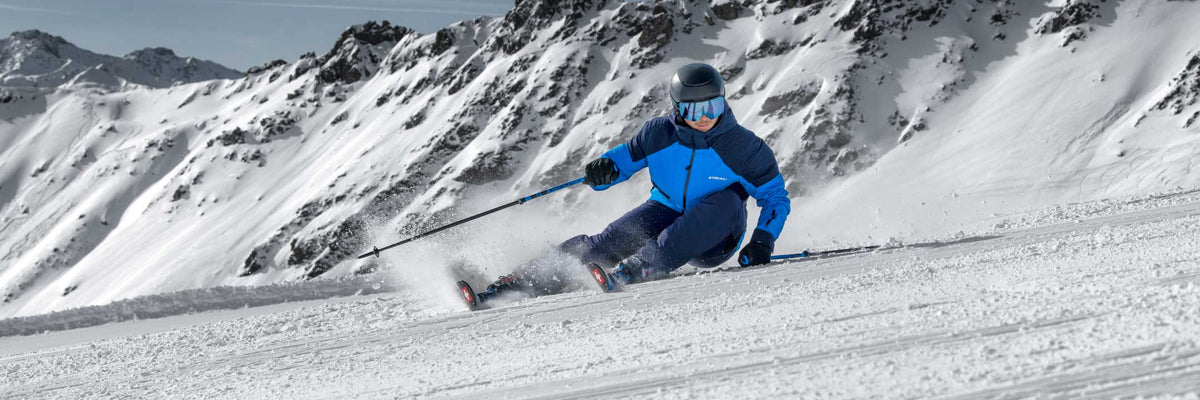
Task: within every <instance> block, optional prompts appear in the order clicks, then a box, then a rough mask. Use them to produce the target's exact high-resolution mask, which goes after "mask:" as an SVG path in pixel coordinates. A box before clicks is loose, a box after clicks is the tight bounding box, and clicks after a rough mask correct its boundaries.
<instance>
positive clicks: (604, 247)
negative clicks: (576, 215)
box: [488, 63, 791, 293]
mask: <svg viewBox="0 0 1200 400" xmlns="http://www.w3.org/2000/svg"><path fill="white" fill-rule="evenodd" d="M670 86H671V90H670V95H671V102H672V105H673V107H672V110H673V111H672V116H671V117H659V118H654V119H651V120H650V121H648V122H646V123H645V124H644V125H643V126H642V129H641V131H640V132H638V134H637V135H636V136H634V137H633V139H632V140H630V141H629V142H628V143H625V144H622V145H620V146H617V147H615V148H613V149H611V150H609V151H607V152H605V153H604V155H603V156H601V157H600V158H599V159H596V160H594V161H592V162H589V163H588V164H587V165H586V167H585V168H584V169H585V181H584V182H585V183H587V184H588V185H589V186H591V187H592V189H594V190H598V191H601V190H605V189H608V188H610V187H612V186H614V185H617V184H619V183H621V182H624V181H625V180H627V179H629V178H630V177H631V176H633V174H635V173H637V172H638V171H640V170H642V169H643V168H649V169H650V181H651V183H652V185H653V188H652V189H651V191H650V199H649V200H647V201H646V202H645V203H643V204H642V205H640V206H638V207H636V208H634V209H633V210H631V211H629V212H628V213H626V214H625V215H623V216H621V217H620V218H618V219H617V220H616V221H613V222H612V223H611V224H609V225H608V227H607V228H605V229H604V231H603V232H600V233H599V234H596V235H579V236H576V237H573V238H571V239H569V240H567V241H565V242H563V243H562V244H561V245H559V247H558V250H560V251H561V252H563V253H566V254H569V255H570V256H571V257H572V258H574V259H575V261H576V262H582V263H583V264H585V265H590V264H595V265H598V266H600V267H602V268H605V269H611V272H610V273H609V277H610V278H611V279H613V280H615V281H617V282H619V283H622V284H628V283H636V282H642V281H647V280H653V279H659V278H662V277H665V276H667V275H668V274H669V273H670V272H671V271H673V270H675V269H676V268H679V267H681V266H683V265H684V264H687V263H691V264H692V265H695V266H697V267H702V268H706V267H715V266H717V265H720V264H721V263H723V262H725V261H726V260H728V259H729V258H730V257H732V256H733V254H734V252H735V251H736V250H737V249H738V248H739V247H740V246H741V243H742V241H743V237H744V235H745V231H746V200H747V198H748V197H754V198H755V199H756V200H757V202H758V206H759V207H760V208H761V209H762V210H761V213H760V216H759V219H758V224H757V225H756V226H755V229H754V232H753V233H752V234H751V235H750V240H749V243H748V244H747V245H746V246H745V247H742V250H741V252H740V254H739V255H738V263H739V264H740V265H742V266H749V265H757V264H764V263H766V262H767V261H769V260H770V257H771V252H772V251H773V249H774V243H775V240H776V239H777V238H778V237H779V233H780V231H782V230H783V224H784V221H785V220H787V216H788V213H789V212H790V211H791V202H790V200H789V199H788V192H787V190H786V189H785V188H784V183H783V177H782V176H781V175H780V173H779V168H778V165H777V164H776V161H775V155H774V154H773V153H772V152H771V149H770V148H769V147H768V146H767V144H766V143H765V142H763V140H762V139H759V138H758V137H757V136H755V135H754V133H753V132H751V131H749V130H747V129H746V128H743V127H742V126H741V125H738V122H737V120H736V119H735V118H734V116H733V112H732V110H730V108H729V106H728V104H726V102H725V84H724V82H723V81H722V79H721V75H720V73H719V72H717V70H716V69H715V68H713V67H712V66H709V65H708V64H703V63H696V64H689V65H686V66H684V67H682V68H680V69H679V70H678V71H676V73H675V75H674V76H673V77H672V79H671V85H670ZM545 263H546V257H542V259H541V260H535V261H532V262H531V263H530V264H526V266H524V267H522V268H521V269H518V271H517V272H516V273H514V274H511V275H507V276H502V277H500V279H499V280H497V281H496V282H495V283H493V284H492V285H490V286H489V287H488V293H498V292H501V291H505V290H507V289H511V288H517V289H519V290H525V291H536V292H543V293H551V292H555V291H558V290H561V287H562V280H563V276H562V274H561V271H555V270H551V271H546V268H541V270H540V271H539V268H537V267H538V266H539V265H542V266H544V264H545ZM552 269H560V268H552Z"/></svg>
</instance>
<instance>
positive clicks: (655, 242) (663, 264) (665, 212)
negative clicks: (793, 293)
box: [560, 189, 746, 272]
mask: <svg viewBox="0 0 1200 400" xmlns="http://www.w3.org/2000/svg"><path fill="white" fill-rule="evenodd" d="M745 232H746V201H745V200H744V199H743V198H742V197H741V196H739V195H738V194H737V193H736V192H734V191H733V190H730V189H725V190H721V191H718V192H714V193H713V194H710V195H708V196H706V197H704V198H703V199H701V200H700V203H699V204H696V205H695V206H694V207H692V209H690V210H687V212H685V213H682V214H681V213H679V212H678V211H675V210H672V209H671V208H670V207H667V206H664V205H662V204H660V203H658V202H656V201H653V200H649V201H646V202H645V203H643V204H642V205H640V206H638V207H637V208H634V209H633V210H630V211H629V212H627V213H625V215H623V216H621V217H620V218H617V220H616V221H613V222H612V223H611V224H609V225H608V227H607V228H605V229H604V231H603V232H600V233H599V234H596V235H590V236H589V235H579V236H576V237H573V238H571V239H568V240H567V241H565V242H563V243H562V245H560V248H561V249H562V250H563V251H565V252H567V253H569V254H573V255H575V256H576V257H578V258H579V259H580V260H581V261H583V263H585V264H586V263H593V262H594V263H597V264H599V265H601V266H603V267H612V266H615V265H616V264H617V263H619V262H620V261H621V260H624V259H625V258H626V257H629V256H632V255H634V254H637V255H638V256H640V257H641V258H642V259H644V260H646V261H647V265H649V266H650V267H652V268H654V269H655V270H657V271H658V272H670V271H673V270H675V269H676V268H679V267H681V266H683V265H684V264H687V263H689V262H690V263H691V264H692V265H694V266H697V267H702V268H708V267H715V266H717V265H720V264H721V263H723V262H725V260H728V259H729V258H730V257H732V256H733V254H734V252H736V251H737V249H738V247H739V245H740V244H741V240H742V235H743V234H744V233H745Z"/></svg>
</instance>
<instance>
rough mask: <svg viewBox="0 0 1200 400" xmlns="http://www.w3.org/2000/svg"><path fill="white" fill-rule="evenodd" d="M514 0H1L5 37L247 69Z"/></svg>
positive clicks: (500, 8)
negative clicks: (370, 25)
mask: <svg viewBox="0 0 1200 400" xmlns="http://www.w3.org/2000/svg"><path fill="white" fill-rule="evenodd" d="M512 6H513V0H324V1H322V0H0V37H7V36H8V34H9V33H12V32H14V31H23V30H28V29H39V30H42V31H44V32H47V33H50V34H54V35H58V36H62V37H63V38H64V39H66V40H67V41H69V42H71V43H74V44H75V45H77V46H79V47H82V48H84V49H87V50H91V51H93V52H97V53H101V54H111V55H115V56H121V55H124V54H126V53H129V52H130V51H133V50H137V49H141V48H146V47H167V48H170V49H172V50H175V53H176V54H178V55H180V56H183V57H198V58H202V59H207V60H212V61H216V62H218V63H221V64H223V65H225V66H227V67H230V68H234V69H238V70H242V71H245V70H246V68H249V67H251V66H255V65H260V64H263V63H265V62H267V61H270V60H274V59H277V58H281V59H284V60H287V61H294V60H296V58H297V57H299V56H300V54H303V53H305V52H309V51H313V52H316V53H317V54H324V53H325V52H326V51H329V49H330V48H332V47H333V44H334V42H335V41H336V40H337V38H338V35H339V34H341V33H342V31H344V30H345V29H346V27H348V26H350V25H354V24H360V23H363V22H366V21H370V20H376V21H382V20H387V21H390V22H391V23H392V24H394V25H403V26H407V27H409V28H413V29H416V30H417V31H418V32H422V33H430V32H434V31H436V30H438V29H439V28H441V27H444V26H446V25H449V24H451V23H454V22H456V21H461V20H465V19H472V18H475V17H478V16H481V15H482V16H500V15H504V13H506V12H508V10H509V9H511V8H512Z"/></svg>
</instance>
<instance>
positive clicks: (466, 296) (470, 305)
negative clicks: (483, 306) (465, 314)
mask: <svg viewBox="0 0 1200 400" xmlns="http://www.w3.org/2000/svg"><path fill="white" fill-rule="evenodd" d="M458 295H459V296H460V298H462V300H463V304H465V305H466V306H467V310H468V311H475V310H476V309H478V308H479V299H478V298H477V297H476V295H475V290H474V289H471V285H470V284H468V283H467V281H458Z"/></svg>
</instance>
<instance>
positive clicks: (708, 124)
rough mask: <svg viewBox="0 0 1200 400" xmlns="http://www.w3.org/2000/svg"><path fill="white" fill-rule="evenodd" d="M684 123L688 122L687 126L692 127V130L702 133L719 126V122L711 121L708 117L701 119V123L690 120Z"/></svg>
mask: <svg viewBox="0 0 1200 400" xmlns="http://www.w3.org/2000/svg"><path fill="white" fill-rule="evenodd" d="M683 121H684V122H687V125H688V126H690V127H692V129H695V130H698V131H700V132H708V130H709V129H712V127H713V125H716V124H717V120H715V119H711V118H709V117H708V116H707V115H706V116H703V117H700V120H699V121H692V120H690V119H684V120H683Z"/></svg>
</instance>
